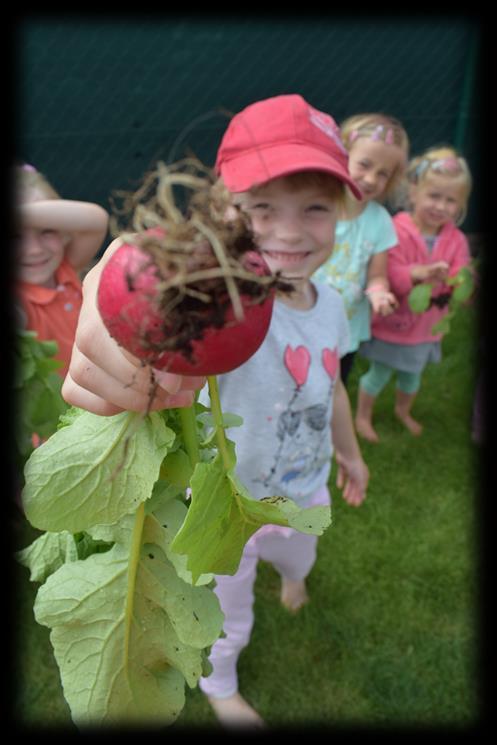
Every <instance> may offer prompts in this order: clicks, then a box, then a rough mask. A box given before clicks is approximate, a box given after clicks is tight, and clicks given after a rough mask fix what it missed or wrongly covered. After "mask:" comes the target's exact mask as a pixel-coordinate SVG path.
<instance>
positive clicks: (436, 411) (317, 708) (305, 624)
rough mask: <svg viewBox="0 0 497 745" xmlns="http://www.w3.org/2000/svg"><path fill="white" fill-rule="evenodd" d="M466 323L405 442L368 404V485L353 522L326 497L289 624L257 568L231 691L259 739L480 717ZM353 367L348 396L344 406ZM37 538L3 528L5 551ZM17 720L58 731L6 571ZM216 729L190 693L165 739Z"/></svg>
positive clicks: (45, 636) (25, 586) (475, 496)
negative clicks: (301, 599) (256, 720)
mask: <svg viewBox="0 0 497 745" xmlns="http://www.w3.org/2000/svg"><path fill="white" fill-rule="evenodd" d="M473 336H474V309H469V310H466V311H465V312H463V313H460V314H459V316H458V317H457V318H456V320H455V323H454V325H453V328H452V331H451V333H450V334H449V336H447V338H446V339H445V340H444V345H443V361H442V363H441V364H440V365H436V366H435V365H433V366H431V367H429V368H428V369H427V371H426V373H425V375H424V379H423V386H422V389H421V392H420V394H419V396H418V399H417V401H416V403H415V406H414V410H413V414H414V416H415V417H416V418H418V419H419V420H420V421H421V422H422V423H423V424H424V425H425V430H424V432H423V434H422V436H421V437H419V438H414V437H413V436H412V435H410V434H409V433H408V432H407V430H405V429H404V428H403V427H402V425H401V424H400V423H399V422H398V421H397V420H396V419H395V417H394V415H393V401H394V388H393V382H392V383H390V385H389V387H388V388H387V389H386V390H385V391H384V392H383V394H382V395H381V396H380V397H379V398H378V401H377V407H376V412H375V426H376V428H377V431H378V433H379V435H380V438H381V442H380V444H378V445H373V444H370V443H364V442H363V443H362V448H363V453H364V457H365V459H366V461H367V463H368V466H369V468H370V472H371V481H370V489H369V492H368V498H367V500H366V501H365V502H364V504H363V505H362V506H361V507H360V508H359V509H354V508H351V507H348V506H347V505H346V504H345V502H343V500H342V499H341V497H340V496H339V494H338V493H336V492H335V494H334V502H333V524H332V526H331V527H330V528H329V529H328V531H327V532H326V533H325V535H324V536H323V537H322V538H321V539H320V543H319V552H318V560H317V563H316V565H315V567H314V569H313V571H312V573H311V575H310V577H309V581H308V584H309V591H310V595H311V603H310V604H309V605H307V606H305V607H304V608H303V609H302V610H301V611H300V613H299V614H297V615H296V616H292V615H290V614H289V613H288V612H286V611H285V610H284V609H283V607H282V606H281V605H280V603H279V579H278V576H277V574H276V573H275V571H274V570H273V569H272V568H271V567H270V566H269V565H267V564H261V565H260V566H259V572H258V576H257V582H256V607H255V611H256V622H255V627H254V632H253V635H252V639H251V642H250V645H249V647H248V648H247V649H246V650H245V651H244V652H243V653H242V656H241V658H240V664H239V677H240V689H241V692H242V694H243V695H244V696H246V698H247V699H248V700H249V701H250V702H251V703H252V705H254V706H255V707H256V708H257V709H258V710H259V712H260V713H261V715H262V716H263V717H264V719H265V720H266V721H267V723H268V724H269V725H272V726H274V727H284V726H287V725H288V726H297V727H298V726H302V727H308V726H311V725H316V726H318V727H320V728H323V727H330V728H333V727H341V728H347V727H352V726H361V727H365V728H370V727H382V728H399V727H401V726H408V727H414V726H417V725H419V726H428V727H435V726H440V727H444V728H446V727H455V728H465V727H469V726H471V725H473V724H475V723H476V721H477V719H478V715H479V707H480V701H479V698H478V696H479V679H480V672H481V671H480V669H479V660H478V653H479V642H480V639H479V632H480V619H479V610H480V608H479V605H478V587H479V579H480V578H479V576H478V564H479V552H480V546H479V541H480V535H479V527H480V526H479V522H478V517H479V496H480V490H479V450H478V448H477V446H475V445H474V444H473V443H472V441H471V436H470V434H471V433H470V421H471V407H472V401H473V393H474V385H475V369H474V368H475V363H474V349H473V341H472V339H473ZM366 365H367V363H366V362H365V361H363V360H358V364H357V365H356V367H355V369H354V371H353V373H352V376H351V380H350V384H349V390H350V394H351V400H352V403H353V405H354V406H355V399H356V391H357V380H358V377H359V374H360V373H361V372H362V371H363V370H365V368H366ZM34 535H35V532H34V531H32V530H31V529H30V527H29V526H26V525H23V524H22V523H20V524H17V525H16V526H15V547H19V548H20V547H24V546H25V545H27V544H28V543H29V542H30V541H31V539H32V537H33V536H34ZM14 587H15V603H14V607H15V626H16V628H17V638H16V643H15V647H16V649H15V671H16V675H17V676H18V679H17V681H16V687H15V700H14V715H15V717H16V720H18V721H19V722H21V723H23V724H24V725H26V726H28V727H33V728H36V729H39V728H42V727H43V726H49V727H56V728H57V727H59V726H61V725H69V726H70V727H71V726H72V725H71V724H70V721H71V720H70V715H69V710H68V707H67V705H66V703H65V701H64V698H63V696H62V692H61V687H60V683H59V678H58V672H57V667H56V664H55V662H54V659H53V656H52V652H51V647H50V642H49V632H48V629H46V628H44V627H41V626H38V625H37V624H36V622H35V621H34V619H33V613H32V607H33V601H34V597H35V594H36V590H37V586H36V585H33V584H31V583H30V582H29V579H28V572H27V570H26V569H24V568H22V567H20V568H19V569H18V570H16V572H15V584H14ZM210 725H212V726H213V727H216V726H217V725H216V721H215V719H214V716H213V714H212V712H211V710H210V708H209V706H208V704H207V703H206V701H205V699H204V697H203V695H202V694H201V693H200V692H199V691H198V690H194V691H191V690H189V689H188V690H187V702H186V706H185V708H184V710H183V712H182V714H181V715H180V718H179V719H178V721H177V722H176V724H175V725H174V726H173V728H172V730H178V731H180V730H181V729H182V728H187V727H188V728H191V727H194V726H199V727H208V726H210Z"/></svg>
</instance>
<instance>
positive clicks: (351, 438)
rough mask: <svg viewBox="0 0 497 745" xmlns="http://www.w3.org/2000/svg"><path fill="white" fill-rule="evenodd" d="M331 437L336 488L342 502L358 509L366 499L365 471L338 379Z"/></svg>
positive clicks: (345, 397)
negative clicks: (335, 470)
mask: <svg viewBox="0 0 497 745" xmlns="http://www.w3.org/2000/svg"><path fill="white" fill-rule="evenodd" d="M331 433H332V438H333V445H334V450H335V460H336V462H337V466H338V473H337V480H336V485H337V487H338V488H339V489H343V492H342V496H343V498H344V499H345V501H346V502H347V503H348V504H350V505H352V506H354V507H358V506H359V505H360V504H361V503H362V502H363V501H364V499H365V497H366V489H367V486H368V481H369V470H368V467H367V465H366V464H365V462H364V460H363V458H362V455H361V450H360V448H359V443H358V442H357V437H356V435H355V431H354V424H353V421H352V412H351V409H350V401H349V396H348V393H347V390H346V388H345V386H344V384H343V382H342V380H341V379H340V377H339V376H338V377H337V381H336V383H335V396H334V403H333V417H332V420H331Z"/></svg>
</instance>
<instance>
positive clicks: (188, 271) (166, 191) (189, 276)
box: [111, 158, 293, 357]
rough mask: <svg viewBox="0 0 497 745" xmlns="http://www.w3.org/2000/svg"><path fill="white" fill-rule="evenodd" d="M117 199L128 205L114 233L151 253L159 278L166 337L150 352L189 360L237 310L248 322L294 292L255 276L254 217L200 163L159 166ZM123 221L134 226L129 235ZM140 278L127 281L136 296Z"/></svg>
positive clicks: (117, 213) (119, 212)
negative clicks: (260, 307) (248, 315)
mask: <svg viewBox="0 0 497 745" xmlns="http://www.w3.org/2000/svg"><path fill="white" fill-rule="evenodd" d="M116 197H117V198H119V199H121V200H122V206H120V207H117V204H116V201H115V200H114V202H113V207H114V215H113V217H112V218H111V230H112V232H113V234H114V235H115V236H116V235H119V236H120V237H121V238H122V239H123V240H124V241H125V242H130V243H134V244H135V245H138V246H139V247H140V248H141V249H142V250H143V251H144V252H146V253H148V254H150V257H151V263H152V265H154V267H156V271H157V277H158V280H159V284H158V291H159V308H160V313H161V316H162V317H163V319H164V335H163V338H162V339H161V341H160V343H158V344H157V342H154V341H153V340H152V339H150V338H149V339H146V340H144V341H145V342H146V343H147V346H150V348H152V349H154V350H156V351H163V350H175V351H181V352H182V353H183V354H184V355H185V356H187V357H190V355H191V352H192V349H191V342H192V340H194V339H199V338H202V336H203V333H204V330H205V329H206V328H207V327H214V328H220V327H221V326H223V325H225V318H226V312H227V310H228V308H229V306H230V305H231V306H232V308H233V313H234V318H235V319H236V320H235V321H234V322H236V321H241V320H243V317H244V311H243V305H244V304H247V303H248V304H252V303H253V304H257V303H263V302H264V301H265V300H266V299H267V298H268V297H269V296H270V295H271V294H273V293H274V292H275V291H278V292H283V293H288V292H291V291H292V289H293V288H292V285H291V284H290V283H289V282H287V281H284V280H283V279H281V277H279V276H278V275H265V276H264V275H263V276H261V273H260V270H259V274H256V273H255V272H256V271H257V268H256V266H254V263H253V262H250V260H247V253H248V252H252V251H255V252H258V249H257V246H256V244H255V242H254V237H253V234H252V231H251V229H250V226H249V222H248V220H247V218H246V217H245V216H244V215H243V213H241V211H240V210H238V209H237V208H236V207H234V206H233V204H232V201H231V198H230V194H229V193H228V192H227V191H226V189H225V188H224V186H223V185H222V183H221V182H218V181H217V180H216V178H215V176H214V174H213V172H212V171H211V170H210V169H209V168H207V167H205V166H204V165H202V164H201V163H200V162H199V161H198V160H196V159H194V158H188V159H185V160H183V161H180V162H179V163H176V164H173V165H171V166H166V165H165V164H164V163H162V162H159V163H158V164H157V168H156V169H155V170H153V171H151V172H150V173H149V174H147V176H146V177H145V179H144V180H143V183H142V185H141V186H140V188H139V189H138V190H137V191H135V192H133V193H130V192H116ZM178 202H180V203H181V206H179V204H178ZM119 217H120V218H123V217H124V218H125V219H126V220H127V227H126V228H125V229H124V232H123V228H122V227H121V226H120V224H119ZM251 263H252V266H251ZM135 279H136V278H133V277H129V278H128V285H129V287H130V289H132V287H133V282H134V280H135ZM242 297H243V302H242Z"/></svg>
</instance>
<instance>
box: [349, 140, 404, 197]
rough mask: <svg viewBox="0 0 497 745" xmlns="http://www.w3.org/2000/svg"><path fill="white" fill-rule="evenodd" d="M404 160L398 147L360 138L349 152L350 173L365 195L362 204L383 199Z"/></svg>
mask: <svg viewBox="0 0 497 745" xmlns="http://www.w3.org/2000/svg"><path fill="white" fill-rule="evenodd" d="M403 158H404V154H403V152H402V150H401V149H400V147H398V146H397V145H386V144H385V143H384V142H382V141H381V140H378V141H375V140H371V139H370V138H369V137H359V139H358V140H356V142H354V144H353V145H352V147H351V149H350V152H349V173H350V175H351V176H352V178H353V179H354V181H355V182H356V184H357V185H358V187H359V189H360V190H361V192H362V194H363V199H362V203H363V204H366V203H367V202H370V201H371V200H373V199H381V197H382V196H383V195H384V193H385V189H386V188H387V186H388V184H389V182H390V179H391V177H392V175H393V173H394V171H395V170H396V168H397V167H398V166H399V165H400V163H401V162H402V160H403Z"/></svg>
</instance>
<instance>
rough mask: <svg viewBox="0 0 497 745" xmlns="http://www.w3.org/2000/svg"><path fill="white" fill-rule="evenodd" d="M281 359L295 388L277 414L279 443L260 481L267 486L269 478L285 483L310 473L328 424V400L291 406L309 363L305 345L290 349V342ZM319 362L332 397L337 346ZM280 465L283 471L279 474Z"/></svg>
mask: <svg viewBox="0 0 497 745" xmlns="http://www.w3.org/2000/svg"><path fill="white" fill-rule="evenodd" d="M283 360H284V363H285V367H286V369H287V370H288V372H289V373H290V375H291V376H292V378H293V380H294V381H295V389H294V391H293V395H292V398H291V400H290V401H289V403H288V405H287V406H286V408H285V409H284V410H283V411H282V412H281V414H280V415H279V417H278V422H277V430H276V435H277V438H278V440H279V444H278V449H277V450H276V453H275V455H274V462H273V466H272V468H271V470H270V471H269V474H268V475H267V476H266V478H265V479H263V480H262V483H263V484H264V486H266V487H267V486H268V485H269V483H270V482H271V481H272V480H274V481H277V482H278V483H282V484H285V483H289V482H290V481H293V480H294V479H296V478H299V477H302V476H305V475H306V474H308V473H311V472H312V471H313V470H314V469H315V468H316V465H317V463H318V461H319V457H320V450H321V443H322V439H323V433H326V430H327V428H328V426H329V421H328V414H327V412H328V401H326V402H324V403H318V404H314V405H312V406H308V407H307V408H305V409H300V410H298V409H297V410H296V409H295V408H294V406H295V404H296V402H297V401H298V396H299V393H300V391H301V389H302V386H304V385H305V383H306V382H307V378H308V373H309V368H310V364H311V355H310V353H309V351H308V349H307V348H306V347H304V346H298V347H296V349H292V348H291V347H290V345H287V346H286V348H285V353H284V357H283ZM321 362H322V364H323V367H324V369H325V370H326V372H327V374H328V375H329V376H330V379H331V386H330V389H329V398H331V396H332V393H333V385H334V379H335V378H336V374H337V370H338V354H337V350H336V348H335V349H334V350H331V349H329V348H325V349H323V352H322V359H321ZM280 464H281V465H282V467H283V470H282V471H281V473H278V468H279V466H280Z"/></svg>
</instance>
